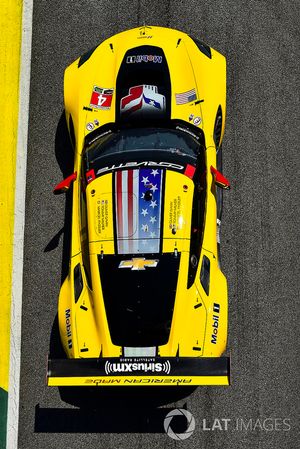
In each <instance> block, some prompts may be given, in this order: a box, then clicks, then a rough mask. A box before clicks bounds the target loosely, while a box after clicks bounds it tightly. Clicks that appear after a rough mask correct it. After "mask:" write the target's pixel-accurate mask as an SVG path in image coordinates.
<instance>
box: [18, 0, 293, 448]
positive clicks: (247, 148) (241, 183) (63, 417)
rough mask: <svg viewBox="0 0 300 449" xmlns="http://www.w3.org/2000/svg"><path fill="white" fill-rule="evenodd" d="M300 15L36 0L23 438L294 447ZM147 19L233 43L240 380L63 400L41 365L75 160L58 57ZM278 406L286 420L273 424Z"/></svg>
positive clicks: (236, 375)
mask: <svg viewBox="0 0 300 449" xmlns="http://www.w3.org/2000/svg"><path fill="white" fill-rule="evenodd" d="M299 16H300V14H299V9H297V2H296V1H289V2H282V1H279V0H277V1H273V2H265V1H248V2H236V1H233V0H223V1H218V2H215V1H211V0H209V1H207V0H206V1H203V0H197V1H189V2H186V3H185V2H180V1H168V2H165V3H163V2H156V1H155V2H152V3H149V2H145V1H128V0H125V1H124V0H120V1H110V2H108V1H96V0H94V1H91V0H90V1H85V0H84V1H79V0H72V1H70V0H65V1H63V2H61V1H60V2H59V1H55V0H47V1H45V0H39V1H38V2H35V3H34V19H33V20H34V23H33V49H32V78H31V101H30V122H29V148H28V173H27V197H26V198H27V199H26V211H27V212H26V231H25V262H24V263H25V266H24V298H23V322H22V363H21V392H20V424H19V446H18V447H19V448H20V449H31V448H39V449H44V448H45V449H46V448H47V449H54V448H55V449H66V448H68V449H73V448H74V449H75V448H76V449H80V448H85V449H95V448H97V449H98V448H99V449H101V448H115V447H119V448H125V447H131V448H138V447H143V448H148V447H149V448H150V447H151V448H154V447H157V448H162V447H175V446H176V447H177V446H178V447H181V446H182V447H186V448H199V449H200V448H213V449H216V448H220V447H222V448H223V449H227V448H228V449H229V448H232V447H234V448H237V449H243V448H247V449H252V448H253V449H254V448H255V449H257V448H261V449H267V448H272V449H275V448H278V449H281V448H283V447H288V448H289V449H293V448H296V447H298V440H297V438H296V426H297V422H296V418H297V415H296V405H297V399H296V398H297V387H298V385H299V383H298V382H297V380H296V379H297V370H298V369H299V363H298V362H297V361H296V360H297V355H299V354H298V353H297V349H296V333H297V331H296V329H298V324H297V323H298V321H297V317H299V313H298V312H297V308H298V309H299V306H298V305H297V299H298V298H299V278H298V276H297V275H299V258H298V248H299V220H298V217H299V200H298V198H299V150H298V141H299V74H298V70H297V68H298V65H299V62H298V61H299V47H298V46H297V45H298V44H297V43H298V42H299V31H298V30H299V25H298V24H299ZM144 22H145V23H146V24H149V25H152V24H153V25H161V26H169V27H172V28H178V29H182V30H183V31H185V32H188V33H191V34H192V35H194V36H197V37H199V38H202V39H203V40H204V41H205V42H207V43H208V44H209V45H211V46H212V47H214V48H216V49H217V50H219V51H220V52H221V53H223V54H224V55H226V57H227V64H228V96H227V98H228V109H227V123H226V124H227V126H226V134H225V140H224V145H223V171H224V174H225V175H226V176H228V178H229V179H230V180H231V182H232V190H231V191H230V192H229V193H226V194H225V195H224V210H223V223H222V236H221V237H222V265H223V270H224V272H225V274H226V275H227V279H228V285H229V299H230V317H229V326H230V327H229V343H228V348H229V349H230V350H231V357H232V386H231V387H229V388H198V389H197V390H195V391H194V392H191V393H190V394H189V392H186V395H187V397H186V398H185V397H181V398H180V397H176V396H175V394H176V393H174V394H173V393H170V391H169V393H168V396H166V395H165V393H163V392H154V391H153V390H151V393H150V396H149V394H147V392H142V391H141V390H138V391H137V390H134V391H131V390H130V391H129V390H128V391H127V394H126V395H125V396H122V395H121V398H120V397H119V395H118V392H115V391H113V390H106V391H105V392H104V394H102V395H101V396H100V397H99V398H98V404H97V403H95V401H93V398H89V402H88V403H87V402H86V401H84V398H80V397H79V395H78V394H77V393H76V392H75V393H72V392H71V393H70V394H69V395H68V397H66V396H63V399H64V400H62V399H61V397H60V394H59V391H58V389H55V388H53V389H49V388H47V387H46V386H45V372H46V356H47V353H48V350H49V340H50V334H51V329H52V326H53V322H54V320H55V315H56V304H57V295H58V292H59V286H60V281H61V271H62V270H61V266H62V254H63V246H64V247H65V249H66V248H67V241H66V240H65V243H64V245H63V241H64V239H63V228H64V221H65V197H63V196H60V197H55V196H53V194H52V187H53V186H54V185H55V184H56V183H57V182H58V181H59V180H60V179H61V178H62V176H63V174H65V173H66V172H67V171H68V167H67V165H66V157H65V154H68V153H67V147H66V144H65V143H64V127H63V122H62V120H60V117H61V114H62V110H63V92H62V87H63V71H64V68H65V67H66V66H67V65H68V64H69V63H70V62H72V61H73V60H74V59H75V58H77V56H79V55H80V54H82V53H84V52H85V51H86V50H87V49H89V48H91V47H93V46H94V45H96V44H97V43H98V42H99V41H101V40H103V39H104V38H107V37H109V36H110V35H112V34H115V33H117V32H119V31H122V30H124V29H126V28H131V27H135V26H139V25H143V23H144ZM296 111H297V112H296ZM62 172H64V173H62ZM67 206H68V205H67ZM65 253H66V251H64V254H65ZM177 396H180V395H179V393H178V395H177ZM150 398H151V399H150ZM176 399H177V400H176ZM122 401H123V402H122ZM72 404H75V405H76V404H80V405H81V406H82V408H81V409H78V408H76V407H75V406H74V405H72ZM95 404H96V405H95ZM159 405H163V406H164V407H165V408H158V406H159ZM176 406H180V407H182V406H184V407H186V408H187V409H188V410H189V411H190V412H191V413H192V414H193V415H194V417H195V420H196V429H195V431H194V433H193V435H192V436H191V437H190V438H188V439H186V440H184V441H183V442H180V441H179V442H176V441H174V440H172V439H171V438H169V437H168V436H167V435H166V434H165V433H164V430H163V419H164V416H165V415H166V413H167V411H168V410H170V409H172V408H174V407H176ZM204 418H205V419H206V427H207V428H208V427H212V424H213V423H214V420H215V419H220V420H221V419H222V418H223V419H231V421H230V422H229V423H228V431H226V430H223V431H221V430H218V429H216V430H214V431H213V430H204V428H203V424H204V423H203V419H204ZM266 418H271V419H269V421H266V422H263V421H264V420H265V419H266ZM275 418H278V420H277V429H279V430H270V429H271V425H273V426H275ZM241 419H243V420H244V422H247V423H249V421H250V420H252V423H253V424H254V423H255V422H256V420H257V419H259V420H260V421H259V422H260V423H261V425H263V424H264V425H265V426H266V427H267V428H268V429H269V430H263V429H261V428H260V426H259V425H257V426H256V430H251V428H250V427H251V426H250V427H248V430H243V431H241V430H236V422H237V420H241ZM283 419H289V420H290V421H289V426H290V427H291V428H290V430H287V429H288V426H286V425H284V424H282V420H283ZM280 420H281V421H280ZM250 422H251V421H250ZM280 423H281V424H280ZM179 424H180V423H179ZM224 428H225V426H224V421H223V429H224ZM284 429H285V430H284ZM181 431H182V429H181ZM12 449H15V448H12Z"/></svg>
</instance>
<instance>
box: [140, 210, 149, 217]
mask: <svg viewBox="0 0 300 449" xmlns="http://www.w3.org/2000/svg"><path fill="white" fill-rule="evenodd" d="M141 214H142V215H143V216H144V217H145V216H146V215H148V210H147V209H142V212H141Z"/></svg>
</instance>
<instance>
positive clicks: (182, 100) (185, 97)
mask: <svg viewBox="0 0 300 449" xmlns="http://www.w3.org/2000/svg"><path fill="white" fill-rule="evenodd" d="M175 97H176V104H186V103H190V102H191V101H194V100H196V98H197V97H196V91H195V89H191V90H188V91H187V92H182V93H181V94H175Z"/></svg>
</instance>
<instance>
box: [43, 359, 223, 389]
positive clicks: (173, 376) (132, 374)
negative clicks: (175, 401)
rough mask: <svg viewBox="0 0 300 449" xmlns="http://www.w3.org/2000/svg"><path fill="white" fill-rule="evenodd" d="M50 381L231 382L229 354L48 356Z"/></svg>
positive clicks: (58, 383)
mask: <svg viewBox="0 0 300 449" xmlns="http://www.w3.org/2000/svg"><path fill="white" fill-rule="evenodd" d="M47 384H48V386H50V387H57V386H86V387H91V386H99V385H103V386H109V385H112V386H118V385H119V386H158V385H160V386H161V385H164V386H176V385H177V386H178V385H180V386H184V385H185V386H191V385H230V357H205V358H204V357H126V358H125V357H122V358H99V359H86V358H82V359H49V360H48V373H47Z"/></svg>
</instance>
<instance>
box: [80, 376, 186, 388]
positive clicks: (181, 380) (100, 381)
mask: <svg viewBox="0 0 300 449" xmlns="http://www.w3.org/2000/svg"><path fill="white" fill-rule="evenodd" d="M192 382H193V379H192V378H191V377H177V378H176V377H166V378H164V379H155V378H153V377H144V376H143V377H141V378H140V379H139V378H123V379H122V378H117V379H109V378H106V379H105V378H97V379H86V380H85V382H84V383H85V384H86V385H96V386H98V385H117V384H119V385H149V384H176V385H188V384H191V383H192Z"/></svg>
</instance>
